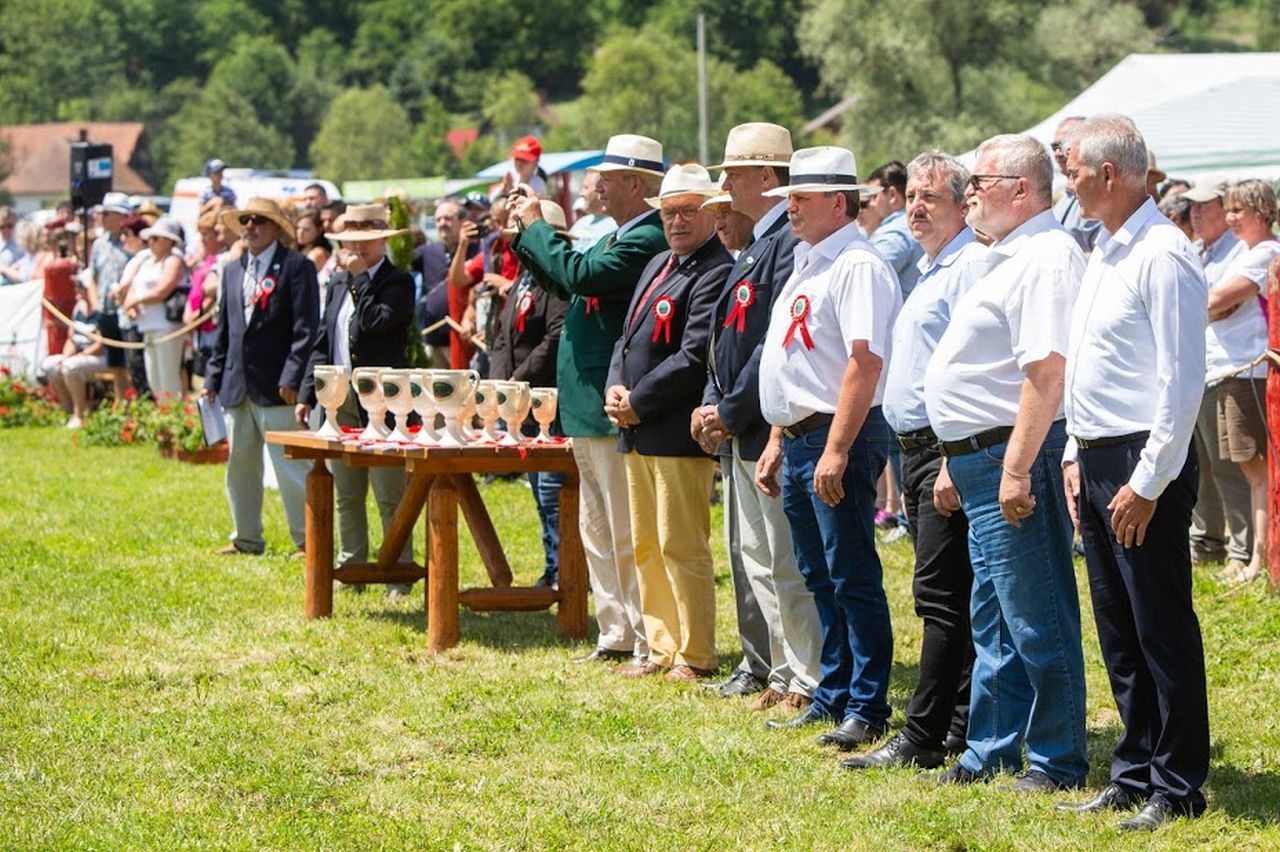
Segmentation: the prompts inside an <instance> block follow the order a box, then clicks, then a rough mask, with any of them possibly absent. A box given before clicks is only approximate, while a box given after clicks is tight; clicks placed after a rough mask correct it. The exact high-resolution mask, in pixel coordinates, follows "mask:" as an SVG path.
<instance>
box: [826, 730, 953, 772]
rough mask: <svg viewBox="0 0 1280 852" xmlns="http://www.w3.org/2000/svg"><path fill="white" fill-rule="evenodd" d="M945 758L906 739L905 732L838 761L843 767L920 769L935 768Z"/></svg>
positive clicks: (939, 753)
mask: <svg viewBox="0 0 1280 852" xmlns="http://www.w3.org/2000/svg"><path fill="white" fill-rule="evenodd" d="M944 759H945V757H944V755H943V754H942V752H940V751H933V750H932V749H927V748H920V746H918V745H916V744H915V743H913V742H911V740H909V739H907V735H906V734H902V733H898V734H894V735H893V736H892V737H890V738H889V741H888V742H887V743H885V744H884V745H882V746H880V748H878V749H875V750H874V751H869V752H867V753H866V754H860V755H858V756H857V757H851V758H849V759H848V760H842V761H840V765H841V766H843V767H844V768H845V769H880V768H883V767H886V766H916V767H919V768H920V769H935V768H937V767H939V766H941V765H942V761H943V760H944Z"/></svg>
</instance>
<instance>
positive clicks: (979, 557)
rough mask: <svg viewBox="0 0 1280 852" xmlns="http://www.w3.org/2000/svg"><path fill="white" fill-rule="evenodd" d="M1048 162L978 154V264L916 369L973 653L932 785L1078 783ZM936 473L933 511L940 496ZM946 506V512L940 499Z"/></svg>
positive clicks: (1022, 155)
mask: <svg viewBox="0 0 1280 852" xmlns="http://www.w3.org/2000/svg"><path fill="white" fill-rule="evenodd" d="M1052 180H1053V166H1052V164H1051V162H1050V160H1049V152H1048V151H1046V150H1045V149H1044V146H1043V145H1041V144H1040V143H1039V142H1037V141H1036V140H1035V139H1033V138H1031V137H1030V136H1012V135H1005V136H996V137H993V138H991V139H988V140H987V141H986V142H984V143H982V145H980V146H979V147H978V157H977V162H976V163H975V164H974V173H973V174H972V175H971V176H970V178H969V188H968V190H967V197H968V201H969V207H970V209H969V215H968V222H969V224H970V225H971V226H972V227H973V228H974V229H975V230H980V231H982V232H983V233H985V234H987V235H989V236H990V237H992V238H993V239H994V240H995V242H994V243H993V244H992V245H991V247H990V249H989V256H990V263H989V271H988V272H987V273H986V274H985V275H984V276H983V277H982V279H981V280H980V281H979V282H978V283H977V284H975V285H974V286H973V287H972V288H970V289H969V291H968V292H967V293H965V294H964V295H963V296H961V297H960V299H959V300H958V301H957V302H956V306H955V311H954V312H953V313H952V315H951V322H950V323H949V324H948V326H947V330H946V331H945V332H943V334H942V339H941V340H939V341H938V346H937V348H936V349H935V350H934V353H933V357H932V358H931V359H930V361H929V366H928V368H927V369H926V370H925V377H924V400H925V410H926V411H927V412H928V415H929V425H930V426H931V427H932V428H933V431H934V433H935V434H936V435H937V436H938V440H939V448H940V449H941V452H942V455H943V456H944V457H946V462H945V470H946V473H947V476H948V478H949V479H950V480H951V481H952V482H954V484H955V489H956V491H957V492H958V494H959V498H960V508H961V509H963V511H964V514H965V517H966V518H968V520H969V558H970V561H971V562H972V565H973V593H972V600H971V604H970V614H971V622H972V630H973V641H974V651H975V659H974V664H973V685H972V689H971V691H970V705H969V731H968V747H967V748H966V750H965V752H964V754H962V755H961V756H960V760H959V762H958V763H956V764H955V765H954V766H953V767H951V769H949V770H948V771H947V772H945V773H943V774H942V775H941V776H940V778H939V780H940V781H941V782H943V783H972V782H975V781H981V780H984V779H985V778H987V777H988V776H990V775H991V774H993V773H995V772H998V771H1000V770H1002V769H1008V770H1014V771H1016V770H1018V769H1020V768H1021V767H1022V766H1023V760H1022V747H1023V744H1024V742H1025V745H1026V751H1027V758H1028V760H1029V762H1030V764H1031V766H1030V770H1029V771H1028V772H1027V773H1026V774H1024V775H1022V776H1021V777H1020V778H1019V779H1018V780H1017V782H1016V783H1014V784H1013V787H1012V789H1013V790H1014V791H1017V792H1036V791H1049V790H1058V789H1063V788H1068V787H1077V786H1079V785H1080V784H1081V783H1083V781H1084V778H1085V775H1086V774H1087V772H1088V769H1089V761H1088V753H1087V748H1086V741H1085V701H1084V697H1085V696H1084V657H1083V653H1082V651H1081V647H1080V602H1079V597H1078V595H1077V592H1076V582H1075V573H1074V572H1073V570H1072V565H1071V521H1070V519H1069V518H1068V517H1067V508H1066V505H1065V500H1064V498H1063V492H1062V467H1061V461H1062V452H1063V450H1064V449H1065V447H1066V442H1067V437H1066V430H1065V428H1064V426H1063V423H1062V404H1061V402H1062V381H1063V372H1064V369H1065V360H1066V359H1065V356H1066V351H1067V327H1066V324H1065V323H1064V322H1063V318H1064V317H1067V316H1069V315H1070V313H1071V308H1072V305H1074V303H1075V300H1076V294H1077V292H1078V291H1079V287H1080V276H1081V274H1082V273H1083V271H1084V256H1083V255H1082V253H1081V252H1080V247H1079V246H1078V245H1076V243H1075V241H1074V240H1072V239H1071V236H1070V235H1069V234H1067V232H1066V231H1064V230H1063V228H1062V226H1061V225H1059V224H1058V222H1057V221H1056V220H1055V219H1054V217H1053V213H1052V211H1051V210H1050V202H1051V197H1052V196H1051V189H1050V186H1051V183H1052ZM948 491H949V488H948V484H947V482H946V480H945V479H944V478H943V477H942V476H941V475H940V476H939V479H938V483H937V484H936V485H935V486H934V494H935V500H936V501H937V505H938V506H939V507H941V508H945V507H946V506H947V505H948V501H949V500H951V499H952V498H951V497H950V496H949V494H948ZM951 505H954V503H952V504H951Z"/></svg>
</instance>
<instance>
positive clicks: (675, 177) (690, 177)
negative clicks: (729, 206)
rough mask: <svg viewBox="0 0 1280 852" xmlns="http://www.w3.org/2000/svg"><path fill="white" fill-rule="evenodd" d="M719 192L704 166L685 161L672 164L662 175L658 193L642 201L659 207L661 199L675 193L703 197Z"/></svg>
mask: <svg viewBox="0 0 1280 852" xmlns="http://www.w3.org/2000/svg"><path fill="white" fill-rule="evenodd" d="M719 192H720V190H719V189H718V188H717V187H716V185H715V184H714V183H713V182H712V181H711V175H710V174H709V173H708V172H707V170H706V169H705V168H703V167H702V166H700V165H698V164H697V163H685V164H684V165H680V166H672V167H671V170H670V171H668V172H667V173H666V174H665V175H663V176H662V188H661V189H659V190H658V194H657V195H656V196H654V197H652V198H646V199H645V200H644V201H645V203H646V204H648V205H649V206H650V207H653V208H660V207H662V199H664V198H671V197H672V196H675V195H701V196H703V197H704V198H710V197H712V196H713V195H718V194H719Z"/></svg>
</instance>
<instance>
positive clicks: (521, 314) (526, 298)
mask: <svg viewBox="0 0 1280 852" xmlns="http://www.w3.org/2000/svg"><path fill="white" fill-rule="evenodd" d="M532 312H533V293H532V292H528V291H526V292H525V294H524V295H523V296H521V297H520V304H519V305H517V306H516V331H524V318H525V317H527V316H529V314H531V313H532Z"/></svg>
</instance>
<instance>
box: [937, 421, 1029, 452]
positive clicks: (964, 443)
mask: <svg viewBox="0 0 1280 852" xmlns="http://www.w3.org/2000/svg"><path fill="white" fill-rule="evenodd" d="M1012 434H1013V427H1012V426H997V427H996V428H994V429H988V430H987V431H985V432H979V433H978V434H976V435H972V436H970V437H968V438H964V439H962V440H959V441H939V442H938V449H939V450H940V451H941V452H942V454H943V455H944V456H947V457H951V456H967V455H968V454H969V453H976V452H977V451H978V450H985V449H986V448H987V447H994V446H995V445H996V444H999V443H1001V442H1003V441H1007V440H1009V436H1010V435H1012Z"/></svg>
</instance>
